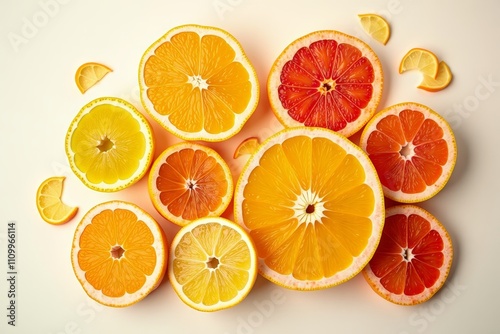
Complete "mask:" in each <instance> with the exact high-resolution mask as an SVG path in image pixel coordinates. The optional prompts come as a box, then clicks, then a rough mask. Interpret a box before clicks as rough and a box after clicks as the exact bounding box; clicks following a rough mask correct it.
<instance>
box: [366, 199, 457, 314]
mask: <svg viewBox="0 0 500 334" xmlns="http://www.w3.org/2000/svg"><path fill="white" fill-rule="evenodd" d="M452 257H453V253H452V246H451V241H450V237H449V235H448V233H447V232H446V230H445V229H444V227H443V226H442V225H441V224H440V223H439V222H438V221H437V220H436V219H435V218H434V217H433V216H431V215H430V214H429V213H428V212H426V211H425V210H423V209H421V208H419V207H415V206H410V205H407V206H402V205H401V206H395V207H392V208H390V209H389V210H388V212H387V215H386V219H385V225H384V230H383V232H382V238H381V239H380V243H379V245H378V248H377V250H376V252H375V254H374V256H373V258H372V259H371V260H370V263H369V265H368V266H367V268H365V270H364V272H363V273H364V274H365V278H367V280H368V282H369V283H370V285H371V286H372V288H374V289H375V291H376V292H377V293H379V294H380V295H381V296H382V297H384V298H386V299H388V300H389V301H391V302H394V303H397V304H405V305H411V304H417V303H420V302H423V301H425V300H427V299H429V298H430V297H431V296H432V295H433V294H434V293H435V292H436V291H437V290H438V289H439V288H440V287H441V286H442V285H443V283H444V280H445V279H446V277H447V275H448V272H449V268H450V265H451V261H452Z"/></svg>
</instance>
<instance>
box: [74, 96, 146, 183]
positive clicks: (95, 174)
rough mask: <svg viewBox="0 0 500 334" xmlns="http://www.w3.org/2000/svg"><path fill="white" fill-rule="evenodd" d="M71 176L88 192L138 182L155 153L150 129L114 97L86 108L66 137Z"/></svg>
mask: <svg viewBox="0 0 500 334" xmlns="http://www.w3.org/2000/svg"><path fill="white" fill-rule="evenodd" d="M65 144H66V155H67V157H68V160H69V164H70V166H71V169H72V170H73V172H74V173H75V174H76V176H78V178H79V179H80V180H81V181H82V182H83V183H84V184H85V185H86V186H88V187H89V188H91V189H94V190H98V191H106V192H110V191H118V190H120V189H124V188H126V187H129V186H131V185H132V184H134V183H136V182H137V181H139V180H140V179H141V178H142V177H143V176H144V174H145V173H146V172H147V170H148V168H149V166H150V164H151V162H152V160H153V152H154V140H153V133H152V130H151V127H150V125H149V123H148V121H147V120H146V118H144V116H143V115H142V114H141V113H139V111H138V110H137V109H136V108H135V107H134V106H132V105H131V104H130V103H128V102H126V101H124V100H122V99H119V98H113V97H103V98H98V99H95V100H93V101H91V102H89V103H88V104H86V105H85V106H84V107H83V108H82V109H81V110H80V112H79V113H78V114H77V115H76V117H75V118H74V119H73V121H72V122H71V125H70V127H69V129H68V132H67V134H66V143H65Z"/></svg>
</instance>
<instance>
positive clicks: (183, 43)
mask: <svg viewBox="0 0 500 334" xmlns="http://www.w3.org/2000/svg"><path fill="white" fill-rule="evenodd" d="M235 55H236V54H235V51H234V50H233V48H232V47H231V46H230V45H229V44H228V43H227V42H226V41H225V40H224V39H223V38H221V37H218V36H215V35H204V36H202V37H201V38H200V36H199V35H198V34H197V33H194V32H182V33H178V34H176V35H174V36H172V38H171V39H170V40H169V41H168V42H165V43H163V44H161V45H160V46H159V47H158V48H157V49H156V50H155V53H154V55H152V56H151V57H150V58H149V59H148V60H147V62H146V64H145V66H144V79H145V83H146V85H147V86H148V87H149V88H148V89H147V95H148V98H149V99H150V100H151V102H152V103H153V105H154V106H155V110H156V111H157V112H158V113H159V114H161V115H167V116H168V117H169V120H170V122H171V123H172V124H173V125H174V126H175V127H177V128H178V129H181V130H183V131H186V132H198V131H201V130H203V129H204V130H206V131H207V132H208V133H212V134H217V133H220V132H223V131H227V130H229V129H231V128H232V127H233V125H234V122H235V115H234V114H235V113H236V114H240V113H242V112H244V111H245V109H246V108H247V106H248V103H249V102H250V98H251V94H252V93H251V90H252V85H251V83H250V80H249V79H250V76H249V73H248V72H247V70H246V69H245V67H244V66H243V65H242V64H241V63H240V62H238V61H237V60H235ZM166 97H168V98H166ZM172 97H175V98H172Z"/></svg>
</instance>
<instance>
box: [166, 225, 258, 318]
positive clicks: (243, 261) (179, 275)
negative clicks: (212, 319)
mask: <svg viewBox="0 0 500 334" xmlns="http://www.w3.org/2000/svg"><path fill="white" fill-rule="evenodd" d="M168 268H169V269H168V276H169V280H170V282H171V284H172V286H173V288H174V290H175V292H176V293H177V295H178V296H179V297H180V299H181V300H182V301H183V302H184V303H186V304H187V305H189V306H191V307H192V308H194V309H197V310H199V311H218V310H221V309H225V308H229V307H232V306H235V305H236V304H238V303H239V302H241V301H242V300H243V299H244V298H245V297H246V296H247V295H248V293H249V292H250V290H251V289H252V287H253V285H254V283H255V279H256V277H257V255H256V252H255V247H254V244H253V242H252V240H251V238H250V237H249V235H248V234H247V233H246V232H245V231H244V230H243V229H242V228H241V227H240V226H239V225H237V224H235V223H233V222H232V221H229V220H227V219H224V218H221V217H207V218H201V219H198V220H195V221H193V222H192V223H191V224H189V225H187V226H184V227H183V228H181V229H180V230H179V232H178V233H177V234H176V236H175V237H174V239H173V240H172V245H171V250H170V258H169V265H168Z"/></svg>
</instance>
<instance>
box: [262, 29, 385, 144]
mask: <svg viewBox="0 0 500 334" xmlns="http://www.w3.org/2000/svg"><path fill="white" fill-rule="evenodd" d="M382 87H383V74H382V65H381V64H380V60H379V58H378V57H377V55H376V54H375V52H373V50H372V49H371V48H370V47H369V46H368V45H367V44H366V43H364V42H363V41H361V40H359V39H358V38H356V37H353V36H349V35H346V34H344V33H342V32H338V31H334V30H324V31H315V32H312V33H310V34H307V35H305V36H302V37H300V38H298V39H296V40H295V41H293V42H292V43H290V44H289V45H288V46H287V47H286V48H285V49H284V50H283V52H282V53H281V54H280V55H279V56H278V58H277V59H276V61H275V62H274V64H273V66H272V68H271V71H270V74H269V77H268V81H267V93H268V96H269V101H270V104H271V108H272V110H273V111H274V113H275V114H276V116H277V118H278V119H279V120H280V122H281V123H282V124H283V125H284V126H286V127H297V126H304V125H305V126H310V127H323V128H327V129H330V130H334V131H337V132H339V133H340V134H342V135H344V136H346V137H349V136H351V135H352V134H354V133H356V132H357V131H358V130H359V129H361V128H362V127H363V126H364V125H365V124H366V122H367V121H368V120H369V119H370V118H371V117H372V115H373V114H374V113H375V110H376V109H377V106H378V104H379V102H380V98H381V96H382Z"/></svg>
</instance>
